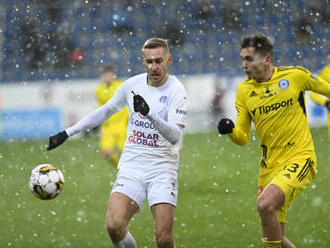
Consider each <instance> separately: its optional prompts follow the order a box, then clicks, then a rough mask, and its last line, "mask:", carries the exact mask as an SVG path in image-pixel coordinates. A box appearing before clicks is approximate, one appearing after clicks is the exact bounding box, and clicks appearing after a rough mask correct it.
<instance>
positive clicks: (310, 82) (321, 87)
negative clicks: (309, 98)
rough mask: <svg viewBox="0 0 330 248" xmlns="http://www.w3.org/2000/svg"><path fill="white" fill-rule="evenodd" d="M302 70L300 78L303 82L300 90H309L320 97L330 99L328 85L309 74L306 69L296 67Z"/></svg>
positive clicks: (329, 84) (329, 85)
mask: <svg viewBox="0 0 330 248" xmlns="http://www.w3.org/2000/svg"><path fill="white" fill-rule="evenodd" d="M297 68H298V69H300V70H302V72H301V77H302V80H301V81H300V82H303V85H302V89H303V90H304V91H306V90H310V91H313V92H316V93H319V94H321V95H324V96H326V97H328V98H330V83H329V82H327V81H325V80H324V79H322V78H320V77H318V76H315V75H313V74H311V73H310V72H309V71H308V70H307V69H305V68H303V67H297Z"/></svg>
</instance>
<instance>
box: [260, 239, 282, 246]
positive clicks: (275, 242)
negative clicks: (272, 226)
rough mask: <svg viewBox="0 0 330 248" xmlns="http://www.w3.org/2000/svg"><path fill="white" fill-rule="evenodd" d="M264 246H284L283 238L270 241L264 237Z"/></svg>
mask: <svg viewBox="0 0 330 248" xmlns="http://www.w3.org/2000/svg"><path fill="white" fill-rule="evenodd" d="M262 247H263V248H272V247H273V248H282V240H279V241H278V240H276V241H268V240H265V239H262Z"/></svg>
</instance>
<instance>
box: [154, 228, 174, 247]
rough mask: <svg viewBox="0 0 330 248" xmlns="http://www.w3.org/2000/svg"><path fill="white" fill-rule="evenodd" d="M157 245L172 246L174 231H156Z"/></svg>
mask: <svg viewBox="0 0 330 248" xmlns="http://www.w3.org/2000/svg"><path fill="white" fill-rule="evenodd" d="M155 236H156V242H157V247H160V248H161V247H171V245H172V244H173V233H172V232H170V231H168V230H160V231H156V233H155Z"/></svg>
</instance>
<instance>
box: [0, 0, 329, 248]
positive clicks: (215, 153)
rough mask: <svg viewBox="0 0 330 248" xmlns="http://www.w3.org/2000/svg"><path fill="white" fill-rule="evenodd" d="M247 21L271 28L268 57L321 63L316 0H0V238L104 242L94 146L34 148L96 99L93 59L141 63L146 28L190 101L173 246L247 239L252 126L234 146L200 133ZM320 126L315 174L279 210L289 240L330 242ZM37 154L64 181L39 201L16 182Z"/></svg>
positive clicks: (251, 208)
mask: <svg viewBox="0 0 330 248" xmlns="http://www.w3.org/2000/svg"><path fill="white" fill-rule="evenodd" d="M251 33H264V34H266V35H268V36H270V37H272V39H273V41H274V44H275V64H278V65H303V66H305V67H307V68H308V69H310V70H311V71H312V72H313V73H318V72H319V70H320V69H321V68H322V67H323V66H324V65H325V64H327V63H330V56H329V50H330V42H329V40H330V2H329V0H313V1H309V0H296V1H291V0H281V1H267V0H246V1H238V0H231V1H227V0H223V1H216V0H208V1H206V0H205V1H204V0H176V1H157V0H135V1H134V0H111V1H106V0H72V1H67V0H1V1H0V48H1V49H0V140H2V141H1V142H0V183H1V188H2V191H1V194H0V196H1V201H0V210H1V211H0V212H2V213H4V214H2V215H1V216H0V223H1V226H2V227H1V228H0V247H20V248H21V247H25V248H27V247H33V248H35V247H108V246H109V240H108V237H107V234H106V233H105V229H104V226H102V225H104V219H103V215H102V214H103V213H104V212H105V206H106V200H104V199H107V197H108V194H109V188H110V187H109V182H110V183H112V182H113V180H114V173H112V172H109V171H110V169H109V165H108V164H107V163H106V161H104V160H103V159H102V157H101V155H100V154H99V150H98V138H97V137H84V138H83V139H81V140H74V141H71V143H70V142H69V143H68V145H67V146H66V147H63V148H59V149H58V150H56V151H55V152H53V153H47V152H45V145H46V144H45V143H46V140H45V138H46V137H47V136H49V135H50V134H53V133H55V132H57V131H59V130H60V129H62V128H64V127H67V126H68V125H71V124H73V123H74V122H76V121H77V120H79V119H80V118H81V117H82V116H83V115H84V114H86V113H87V112H89V111H90V110H92V109H94V108H95V107H96V106H97V104H96V101H95V99H94V90H95V87H96V85H97V84H98V83H100V80H99V78H98V77H99V73H100V68H101V67H102V65H106V64H112V65H114V66H115V68H116V74H117V76H118V77H119V78H120V79H125V78H128V77H130V76H132V75H134V74H136V73H140V72H143V67H142V65H141V46H142V44H143V43H144V41H145V40H146V39H148V38H150V37H152V36H161V37H163V38H167V39H169V40H170V44H171V49H172V55H173V58H174V60H173V66H171V68H170V71H171V73H173V74H176V75H178V76H179V78H180V79H181V80H182V82H183V83H184V85H185V87H186V88H187V91H188V95H189V99H190V103H189V107H188V113H189V120H188V121H189V123H188V127H187V131H188V132H192V133H193V134H186V137H185V142H184V146H183V152H182V161H183V162H182V166H181V167H182V171H181V174H180V177H181V179H180V180H181V189H180V190H181V191H180V197H179V206H180V208H178V217H177V223H176V239H177V240H178V247H189V248H190V247H257V244H258V242H259V240H260V233H259V232H260V230H259V223H258V218H257V216H256V209H255V198H254V194H255V184H256V174H257V166H256V165H257V164H258V159H259V155H260V153H259V151H258V149H259V148H258V141H257V138H256V137H255V136H253V137H252V139H251V142H250V144H249V145H248V146H247V147H245V148H241V147H236V146H235V145H233V144H232V143H231V142H230V141H229V140H228V139H226V138H224V137H221V138H220V141H219V138H218V137H217V135H216V133H215V131H214V129H215V128H214V127H215V124H214V123H215V121H216V120H218V119H219V118H220V116H222V115H226V116H229V117H232V118H233V117H234V116H235V115H236V112H235V108H234V98H235V90H236V87H237V85H238V84H239V83H240V82H241V81H242V80H243V79H244V77H245V76H244V74H243V72H242V70H241V61H240V58H239V46H238V44H239V40H240V39H241V37H242V36H244V35H246V34H251ZM306 100H307V105H308V116H309V121H310V123H311V125H312V126H324V125H325V124H326V115H327V112H326V110H325V109H324V108H322V107H319V106H317V105H315V104H313V103H311V102H310V100H309V99H308V97H307V98H306ZM200 131H203V132H205V131H210V132H209V133H206V134H205V133H203V134H202V133H197V132H200ZM326 133H327V132H326V129H325V128H323V127H321V128H315V129H314V130H313V137H314V140H315V143H316V148H317V152H318V157H319V164H320V165H321V166H320V175H323V176H321V177H319V178H318V181H317V183H316V184H313V185H312V187H310V188H309V189H308V190H307V193H306V194H303V195H302V197H301V198H300V199H299V200H298V202H297V203H296V206H297V207H294V208H293V210H294V211H292V212H293V213H296V212H295V210H297V212H298V213H300V214H296V215H294V214H293V217H292V216H291V217H290V218H291V219H290V220H291V221H292V222H291V223H292V224H291V226H290V228H291V229H289V230H290V231H289V232H290V233H289V234H290V235H289V236H290V237H291V236H293V237H294V238H293V240H294V241H295V242H296V243H297V245H298V246H297V247H329V246H330V239H329V237H328V234H327V232H329V230H330V228H329V223H330V220H329V215H328V212H329V207H330V206H328V204H323V203H324V202H326V199H327V198H328V192H327V188H328V186H329V184H328V180H327V179H328V177H329V176H330V175H329V173H330V172H329V170H328V169H327V167H326V165H327V164H329V162H330V161H329V156H328V150H329V146H328V144H327V139H326V136H327V134H326ZM204 134H205V135H204ZM31 139H41V140H40V141H39V140H37V141H31ZM22 141H23V142H22ZM82 149H84V152H83V153H82V152H81V150H82ZM242 149H243V150H242ZM233 161H235V166H233V164H234V162H233ZM45 162H50V163H54V164H55V165H58V166H59V167H60V168H61V169H62V170H63V172H64V173H65V176H66V179H67V185H66V186H65V191H64V192H63V194H62V195H61V196H60V197H59V198H58V199H55V200H53V201H50V202H40V201H39V200H37V199H32V197H33V196H32V194H30V193H29V192H28V188H27V180H28V173H29V172H30V170H31V169H32V168H33V167H34V166H35V165H37V164H40V163H45ZM82 168H84V169H82ZM237 180H238V181H239V182H240V183H239V184H238V183H237V182H238V181H237ZM86 181H87V182H88V183H86ZM90 181H92V182H93V183H90ZM104 185H106V186H104ZM41 203H42V204H41ZM78 205H79V206H78ZM237 206H240V207H237ZM311 206H312V208H313V211H311V209H310V208H311ZM314 210H315V211H314ZM311 212H313V213H312V214H309V213H311ZM100 213H102V214H100ZM148 214H149V212H148V208H147V207H146V208H145V210H144V211H142V213H141V215H142V217H140V216H137V217H136V219H134V220H133V223H132V225H133V228H132V230H135V233H134V234H136V235H137V239H138V242H139V244H142V245H143V246H142V247H153V246H154V241H153V238H152V232H153V230H152V225H151V216H150V215H148ZM218 220H219V221H218ZM242 220H243V221H242ZM293 223H294V224H293ZM311 223H313V224H311ZM94 227H95V228H94ZM91 229H92V230H91ZM201 229H203V230H201ZM238 234H239V235H238ZM296 234H297V236H295V235H296ZM300 234H302V235H300ZM251 237H252V238H251ZM301 237H303V238H302V239H301ZM86 239H88V240H87V241H86Z"/></svg>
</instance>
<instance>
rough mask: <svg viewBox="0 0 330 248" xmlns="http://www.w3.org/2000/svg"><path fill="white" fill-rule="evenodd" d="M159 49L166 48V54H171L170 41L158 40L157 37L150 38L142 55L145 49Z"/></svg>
mask: <svg viewBox="0 0 330 248" xmlns="http://www.w3.org/2000/svg"><path fill="white" fill-rule="evenodd" d="M158 47H163V48H165V50H166V52H167V53H168V54H170V48H169V46H168V41H167V40H166V39H162V38H157V37H153V38H150V39H148V40H147V41H146V42H145V43H144V44H143V47H142V53H143V51H144V49H153V48H158Z"/></svg>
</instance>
